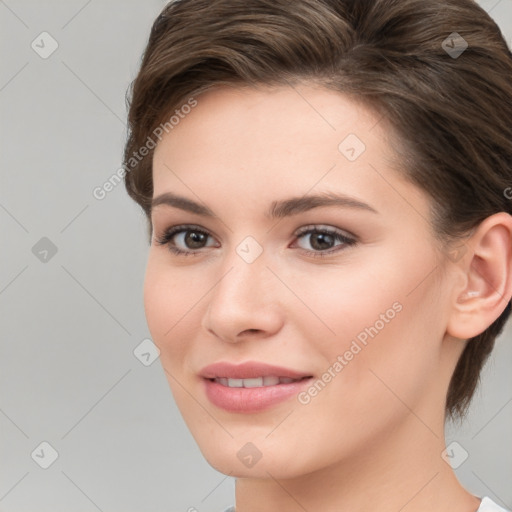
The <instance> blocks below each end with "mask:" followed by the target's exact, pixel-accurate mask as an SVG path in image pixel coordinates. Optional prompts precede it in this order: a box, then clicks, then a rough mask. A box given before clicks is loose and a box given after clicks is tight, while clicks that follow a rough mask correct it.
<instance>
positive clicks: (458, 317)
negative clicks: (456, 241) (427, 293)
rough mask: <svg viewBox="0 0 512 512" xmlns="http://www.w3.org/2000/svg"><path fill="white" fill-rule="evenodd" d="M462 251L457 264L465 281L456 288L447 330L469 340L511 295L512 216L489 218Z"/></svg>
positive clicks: (502, 307)
mask: <svg viewBox="0 0 512 512" xmlns="http://www.w3.org/2000/svg"><path fill="white" fill-rule="evenodd" d="M459 254H463V257H462V258H460V260H459V261H458V262H457V263H456V264H457V266H458V267H459V269H458V270H459V271H460V272H462V273H463V277H464V279H463V283H465V284H463V285H457V286H456V287H455V288H454V294H453V297H454V299H453V302H452V310H451V313H450V317H449V321H448V325H447V328H446V331H447V333H448V334H449V335H451V336H454V337H456V338H460V339H469V338H473V337H474V336H477V335H479V334H481V333H482V332H483V331H485V329H487V327H489V326H490V325H491V324H492V323H493V322H494V321H495V320H496V319H497V318H498V317H499V316H500V315H501V313H503V310H504V309H505V308H506V306H507V304H508V302H509V301H510V299H511V297H512V216H511V215H509V214H508V213H506V212H500V213H496V214H494V215H491V216H490V217H487V218H486V219H485V220H484V221H482V222H481V223H480V225H479V226H478V228H477V229H476V230H475V232H474V233H473V235H471V237H470V238H469V239H468V240H467V241H466V242H465V246H464V247H463V250H462V251H459ZM459 282H460V281H459Z"/></svg>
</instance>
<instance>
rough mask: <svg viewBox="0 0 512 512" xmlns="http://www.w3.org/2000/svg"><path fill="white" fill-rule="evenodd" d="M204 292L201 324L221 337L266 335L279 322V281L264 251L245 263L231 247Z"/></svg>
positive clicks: (232, 339)
mask: <svg viewBox="0 0 512 512" xmlns="http://www.w3.org/2000/svg"><path fill="white" fill-rule="evenodd" d="M215 283H216V284H214V286H213V289H212V290H211V292H210V293H209V294H208V295H207V300H208V301H209V302H208V307H207V309H206V311H205V313H204V315H203V319H202V326H203V328H204V329H206V330H207V331H208V332H210V333H212V334H214V335H215V336H216V337H218V338H219V339H221V340H223V341H227V342H231V343H237V342H240V341H242V340H243V339H246V338H249V337H250V338H253V339H254V338H255V337H257V338H266V337H269V336H271V335H272V334H275V333H276V332H278V331H279V329H280V328H281V326H282V320H283V315H282V303H281V302H280V295H279V294H280V293H283V291H284V290H283V289H284V287H283V285H282V283H281V282H280V281H279V280H278V279H277V278H276V276H275V275H274V273H273V272H271V271H270V270H269V269H268V268H267V266H266V261H265V258H264V253H263V254H261V255H260V256H259V257H258V258H257V259H256V260H255V261H253V262H252V263H247V262H246V261H244V260H243V259H242V258H240V257H239V255H238V254H237V253H236V252H235V251H233V254H232V255H231V257H230V258H229V259H227V260H226V261H225V262H224V265H223V266H222V271H221V272H219V277H218V278H217V280H216V282H215Z"/></svg>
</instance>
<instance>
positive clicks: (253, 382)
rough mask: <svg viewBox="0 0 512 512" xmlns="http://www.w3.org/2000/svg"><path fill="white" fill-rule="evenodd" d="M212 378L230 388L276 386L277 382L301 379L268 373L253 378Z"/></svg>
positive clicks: (283, 382) (287, 382) (286, 382)
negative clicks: (264, 375) (267, 374)
mask: <svg viewBox="0 0 512 512" xmlns="http://www.w3.org/2000/svg"><path fill="white" fill-rule="evenodd" d="M214 380H215V382H218V383H219V384H222V385H223V386H228V387H230V388H260V387H265V386H276V385H277V384H289V383H290V382H296V381H298V380H301V379H292V378H290V377H276V376H274V375H269V376H266V377H256V378H253V379H228V378H226V377H217V378H216V379H214Z"/></svg>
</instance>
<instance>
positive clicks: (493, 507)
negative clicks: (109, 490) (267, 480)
mask: <svg viewBox="0 0 512 512" xmlns="http://www.w3.org/2000/svg"><path fill="white" fill-rule="evenodd" d="M224 512H235V507H234V506H232V507H229V508H227V509H226V510H224ZM475 512H512V511H510V510H507V509H504V508H502V507H500V506H498V505H497V504H496V503H494V501H492V500H491V498H489V497H488V496H484V497H483V498H482V503H480V506H479V507H478V510H475Z"/></svg>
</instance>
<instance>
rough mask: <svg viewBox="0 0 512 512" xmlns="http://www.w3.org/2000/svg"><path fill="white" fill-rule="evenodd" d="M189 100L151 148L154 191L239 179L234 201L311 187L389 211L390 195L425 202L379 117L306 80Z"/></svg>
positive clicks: (222, 185)
mask: <svg viewBox="0 0 512 512" xmlns="http://www.w3.org/2000/svg"><path fill="white" fill-rule="evenodd" d="M195 99H196V101H197V105H196V106H195V107H194V108H193V109H191V111H190V113H188V114H186V115H183V116H181V117H182V118H181V119H180V121H179V123H178V124H177V125H175V126H174V127H173V129H172V130H170V131H169V133H166V134H164V136H163V137H162V140H161V141H160V142H159V143H158V145H157V147H156V149H155V154H154V168H153V180H154V190H155V195H156V194H158V193H162V192H165V191H167V190H179V191H181V192H184V193H187V192H188V194H189V195H190V191H191V190H194V192H197V193H198V195H200V196H201V194H207V193H209V194H211V191H212V189H213V190H215V191H218V192H219V195H220V196H221V195H222V193H221V192H222V189H224V190H225V189H226V188H228V189H230V192H233V191H234V190H235V189H238V187H239V188H240V190H237V193H240V197H242V192H244V193H245V194H247V191H251V192H252V196H250V197H249V196H247V195H245V196H243V199H241V204H243V201H245V200H246V199H251V200H253V199H254V197H255V196H262V197H264V198H265V200H266V202H267V203H268V202H270V201H271V200H272V199H276V193H279V195H281V196H285V195H291V194H301V195H302V194H306V193H307V192H308V191H309V190H312V189H315V191H329V190H335V191H337V192H342V193H347V194H352V195H355V196H359V197H363V196H364V197H365V199H366V200H367V201H368V202H373V204H375V205H380V207H381V208H383V207H384V209H386V208H388V207H393V208H395V210H396V207H397V206H399V203H400V204H401V206H403V207H406V208H408V209H410V208H411V205H410V204H408V201H404V198H405V197H409V198H410V197H412V196H417V197H416V198H415V199H416V200H418V201H420V202H423V203H424V204H422V205H419V207H420V208H422V207H427V204H426V198H425V197H424V196H423V194H422V193H421V191H419V190H412V188H413V186H412V185H411V184H410V183H409V182H406V181H405V180H403V179H402V178H401V177H400V175H399V174H398V173H397V172H396V171H395V170H394V169H392V168H391V164H392V158H393V156H394V154H393V151H392V146H391V144H390V142H389V140H388V137H387V133H388V132H387V131H386V129H387V128H386V127H385V126H384V124H383V123H381V122H380V121H381V119H380V118H379V116H378V115H377V114H376V113H374V112H373V111H372V110H370V109H369V108H366V107H365V106H364V105H363V104H362V103H360V102H355V101H353V100H352V99H350V98H348V97H346V96H344V95H342V94H341V93H338V92H335V91H331V90H327V89H325V88H322V87H320V86H312V85H305V84H301V85H297V86H295V85H294V86H293V87H291V86H279V87H265V86H262V87H258V88H254V87H243V88H238V87H231V86H229V87H228V86H222V87H216V88H214V89H212V90H209V91H207V92H205V93H203V94H201V95H199V96H198V97H197V98H195ZM414 188H415V187H414ZM231 196H232V194H231ZM397 199H399V200H401V202H400V201H398V202H397ZM231 200H233V201H236V199H235V198H234V197H231ZM377 207H378V206H377Z"/></svg>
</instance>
